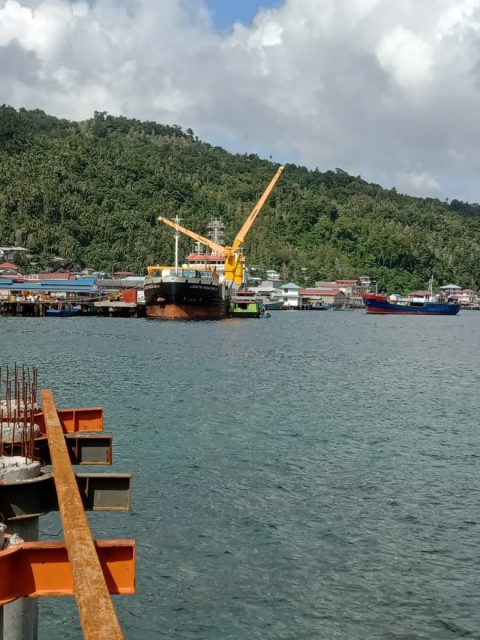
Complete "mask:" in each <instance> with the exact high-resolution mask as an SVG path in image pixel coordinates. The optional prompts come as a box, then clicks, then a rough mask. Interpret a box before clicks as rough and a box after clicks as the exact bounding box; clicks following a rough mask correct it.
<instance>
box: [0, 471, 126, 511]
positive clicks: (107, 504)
mask: <svg viewBox="0 0 480 640" xmlns="http://www.w3.org/2000/svg"><path fill="white" fill-rule="evenodd" d="M75 477H76V480H77V485H78V489H79V491H80V496H81V499H82V502H83V507H84V509H85V510H87V511H130V508H131V501H132V491H131V482H132V477H133V474H132V473H109V474H103V473H78V474H75ZM49 511H58V500H57V493H56V490H55V482H54V477H53V474H52V473H45V474H43V475H41V476H39V477H38V478H32V479H30V480H24V481H22V482H12V483H7V482H0V513H1V514H2V515H3V518H4V520H5V522H8V521H11V520H21V519H23V518H32V517H35V516H40V515H43V514H44V513H48V512H49Z"/></svg>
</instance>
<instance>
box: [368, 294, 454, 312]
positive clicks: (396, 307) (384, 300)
mask: <svg viewBox="0 0 480 640" xmlns="http://www.w3.org/2000/svg"><path fill="white" fill-rule="evenodd" d="M362 298H363V304H364V305H365V310H366V312H367V313H377V314H385V313H400V314H404V315H406V314H410V315H423V316H455V315H457V313H458V312H459V311H460V305H459V304H458V303H457V302H448V301H447V302H440V301H437V300H433V299H431V300H429V301H424V302H412V301H409V300H406V299H398V298H397V297H396V296H388V297H387V296H383V295H378V294H376V293H364V294H363V296H362Z"/></svg>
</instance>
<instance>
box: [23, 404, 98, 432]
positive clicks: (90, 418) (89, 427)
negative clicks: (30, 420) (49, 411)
mask: <svg viewBox="0 0 480 640" xmlns="http://www.w3.org/2000/svg"><path fill="white" fill-rule="evenodd" d="M57 413H58V417H59V419H60V424H61V425H62V431H63V432H64V433H78V432H98V431H103V409H100V408H97V407H94V408H88V409H58V410H57ZM35 424H38V426H39V427H40V431H41V432H42V433H46V432H47V431H46V426H45V417H44V415H43V411H37V412H36V413H35Z"/></svg>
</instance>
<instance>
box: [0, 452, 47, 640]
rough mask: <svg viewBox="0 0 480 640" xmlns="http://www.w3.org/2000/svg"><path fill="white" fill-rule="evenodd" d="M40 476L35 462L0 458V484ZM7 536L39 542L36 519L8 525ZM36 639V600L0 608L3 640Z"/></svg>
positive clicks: (20, 600)
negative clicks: (1, 609)
mask: <svg viewBox="0 0 480 640" xmlns="http://www.w3.org/2000/svg"><path fill="white" fill-rule="evenodd" d="M39 475H40V462H38V461H36V460H35V461H32V460H28V459H25V458H24V457H21V456H11V457H7V456H3V457H1V458H0V480H3V481H4V482H12V483H13V482H21V481H22V480H28V479H29V478H35V477H37V476H39ZM7 533H10V534H14V533H16V534H17V535H19V536H20V538H22V539H23V540H25V541H36V540H38V517H35V518H25V519H24V520H13V521H9V522H8V523H7ZM37 637H38V601H37V599H36V598H19V599H18V600H15V602H12V603H10V604H7V605H5V606H4V607H3V640H37ZM0 640H2V636H1V635H0Z"/></svg>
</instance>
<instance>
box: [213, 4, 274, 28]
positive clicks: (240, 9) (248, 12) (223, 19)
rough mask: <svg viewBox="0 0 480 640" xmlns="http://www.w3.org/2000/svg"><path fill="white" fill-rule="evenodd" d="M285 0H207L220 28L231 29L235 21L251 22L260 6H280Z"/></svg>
mask: <svg viewBox="0 0 480 640" xmlns="http://www.w3.org/2000/svg"><path fill="white" fill-rule="evenodd" d="M282 2H283V0H205V3H206V5H207V7H209V8H210V10H211V11H212V14H213V21H214V25H215V27H216V28H217V29H219V30H224V29H229V28H230V27H231V26H232V25H233V24H234V23H235V22H243V23H244V24H249V23H250V22H251V21H252V18H253V17H254V16H255V15H256V14H257V12H258V10H259V9H260V7H265V8H268V7H278V6H279V5H281V4H282Z"/></svg>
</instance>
